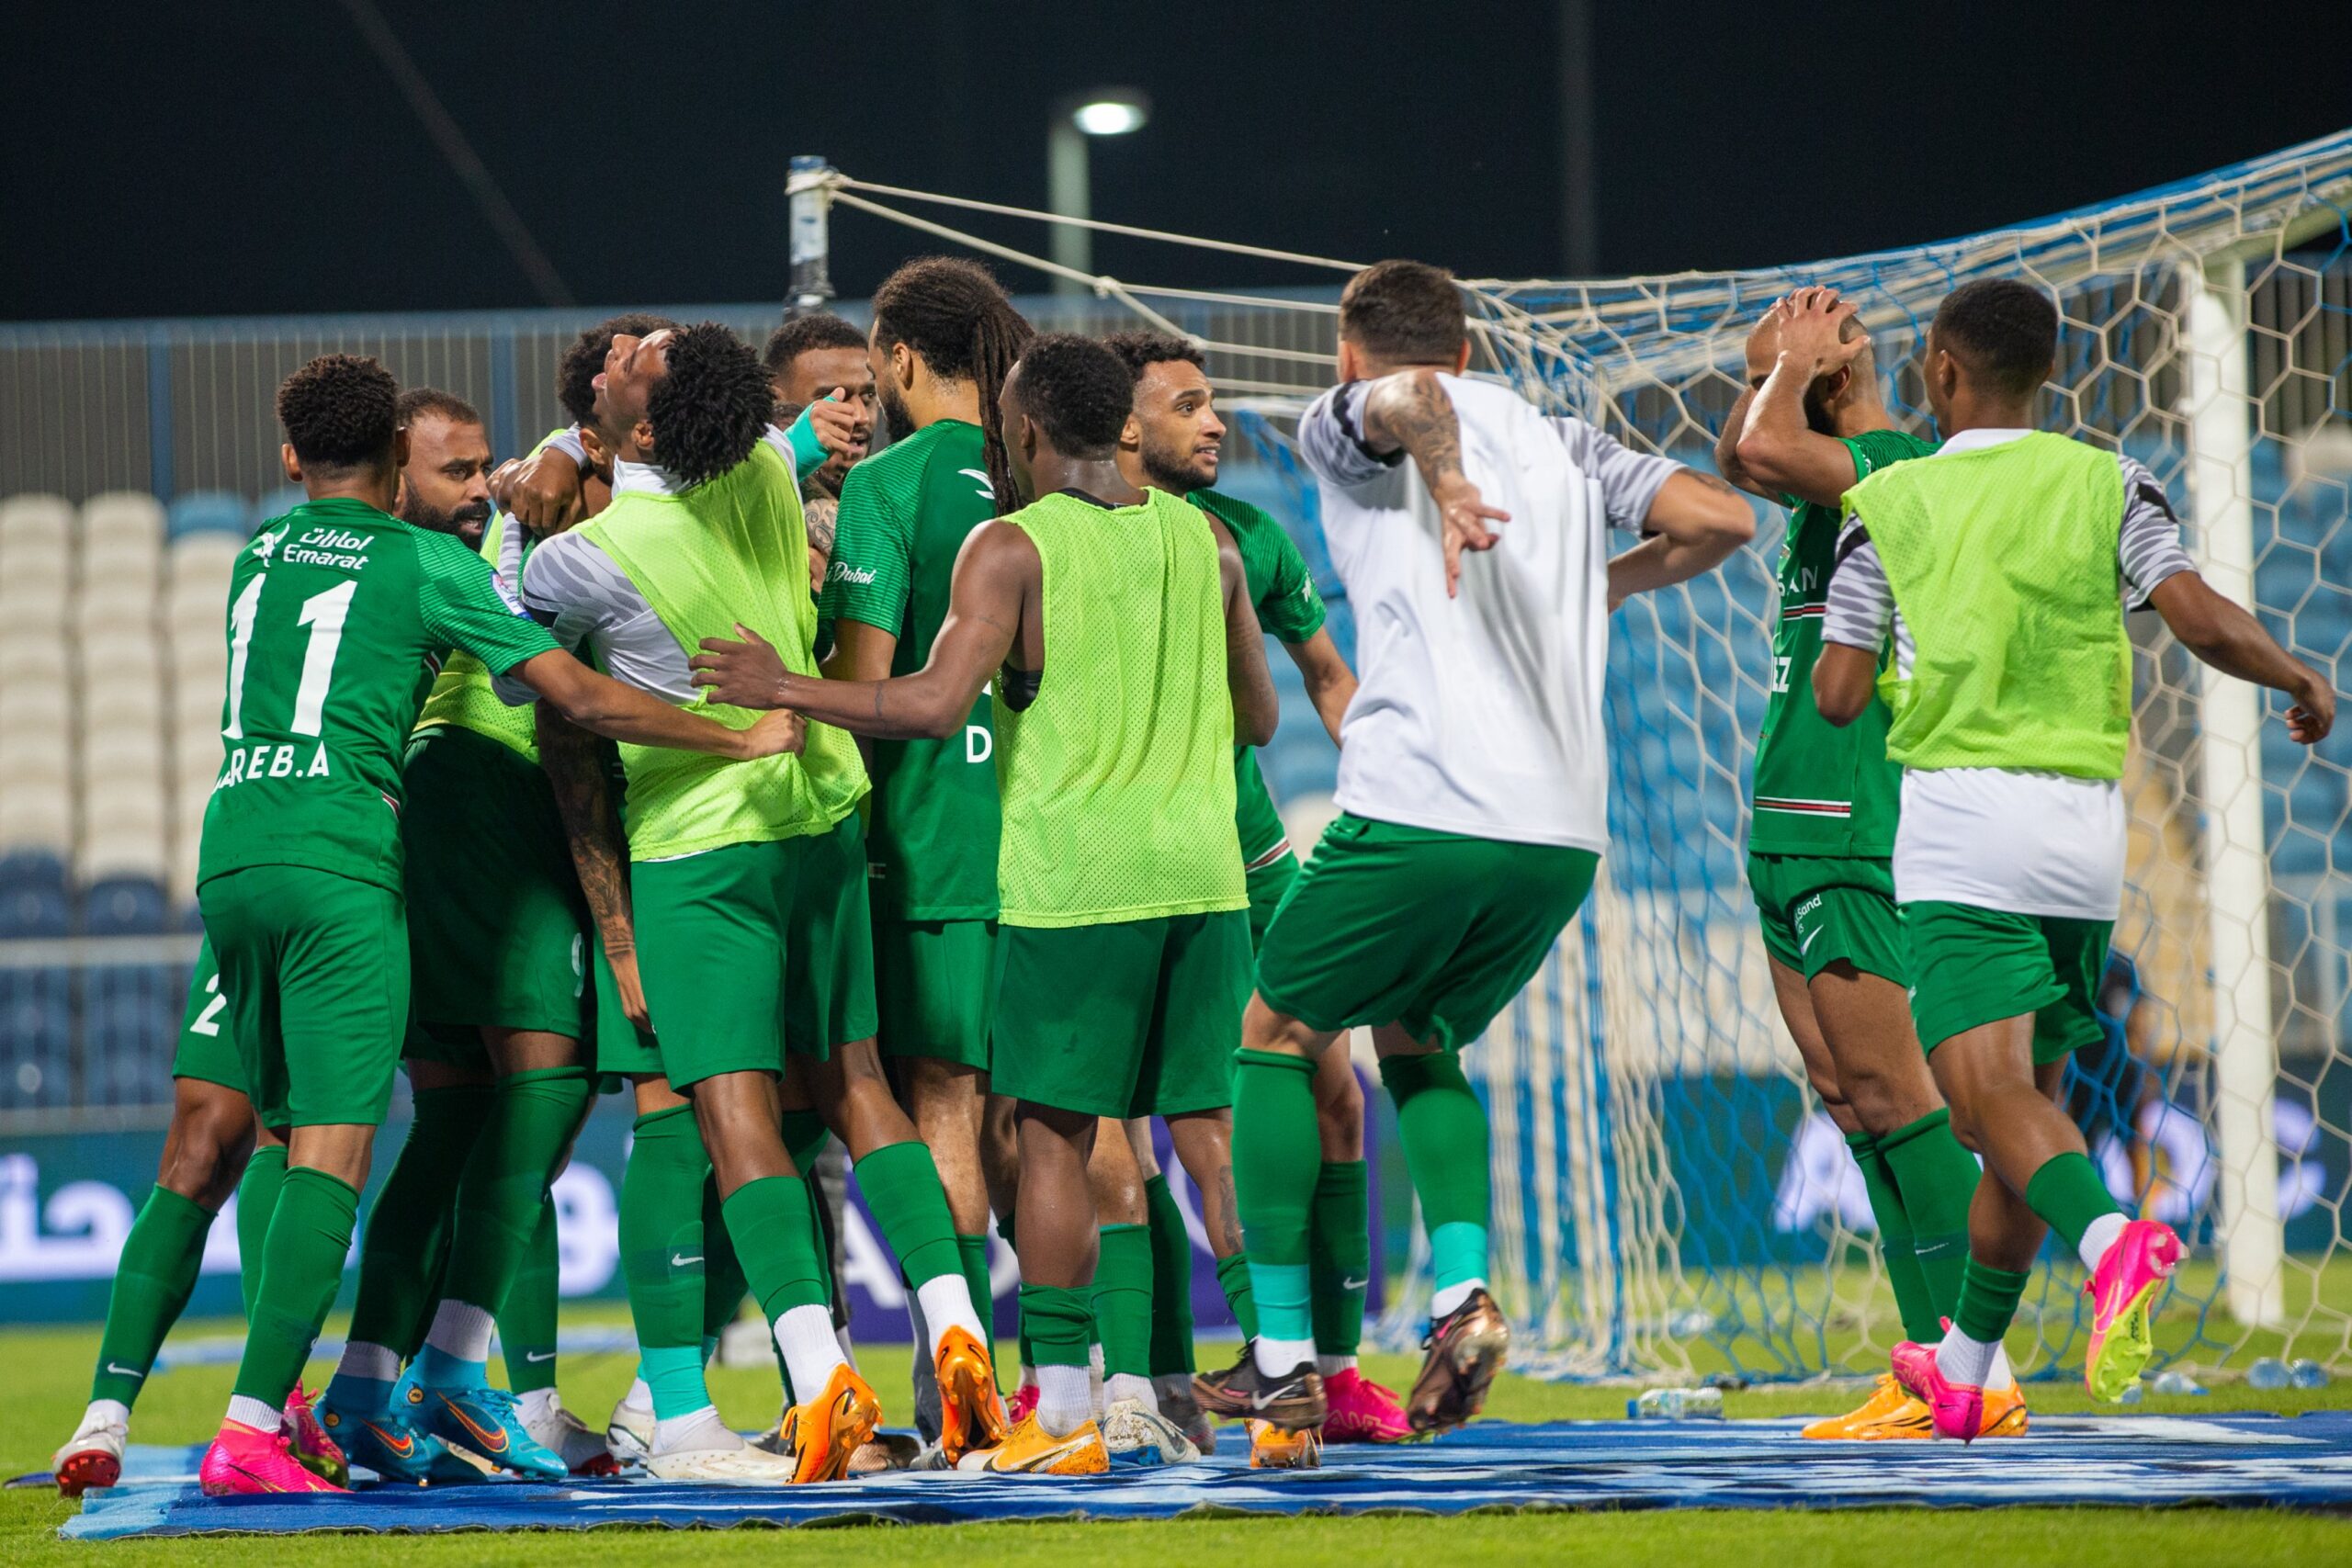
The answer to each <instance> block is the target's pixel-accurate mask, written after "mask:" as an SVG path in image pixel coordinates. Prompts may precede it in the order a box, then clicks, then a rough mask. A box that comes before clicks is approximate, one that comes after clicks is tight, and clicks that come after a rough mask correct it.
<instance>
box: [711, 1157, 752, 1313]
mask: <svg viewBox="0 0 2352 1568" xmlns="http://www.w3.org/2000/svg"><path fill="white" fill-rule="evenodd" d="M702 1254H703V1265H702V1292H703V1293H702V1337H703V1338H704V1340H705V1341H706V1342H708V1341H713V1340H716V1339H717V1338H718V1336H719V1335H720V1333H721V1332H722V1331H724V1330H725V1328H726V1327H727V1325H729V1324H730V1323H732V1322H734V1321H735V1309H736V1308H738V1307H740V1306H741V1305H742V1304H743V1292H745V1291H746V1290H747V1289H748V1288H749V1287H748V1286H747V1285H746V1284H745V1283H744V1281H743V1263H742V1260H741V1258H737V1257H736V1256H735V1240H734V1238H733V1237H732V1236H730V1235H728V1234H727V1216H726V1214H725V1213H722V1212H721V1211H720V1209H719V1207H718V1182H717V1181H715V1180H710V1179H706V1180H705V1181H704V1182H703V1184H702Z"/></svg>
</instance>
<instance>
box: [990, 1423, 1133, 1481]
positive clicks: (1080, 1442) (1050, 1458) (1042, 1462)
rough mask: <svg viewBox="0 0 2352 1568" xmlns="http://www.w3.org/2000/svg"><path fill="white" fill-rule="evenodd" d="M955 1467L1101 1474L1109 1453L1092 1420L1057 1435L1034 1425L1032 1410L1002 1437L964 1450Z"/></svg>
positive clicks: (1106, 1467) (1024, 1472) (1023, 1472)
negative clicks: (985, 1446) (988, 1446)
mask: <svg viewBox="0 0 2352 1568" xmlns="http://www.w3.org/2000/svg"><path fill="white" fill-rule="evenodd" d="M1110 1468H1111V1454H1110V1450H1107V1449H1105V1448H1104V1447H1103V1433H1102V1431H1101V1429H1100V1428H1098V1427H1096V1426H1095V1425H1094V1423H1093V1422H1091V1421H1089V1422H1088V1423H1087V1424H1086V1425H1085V1426H1083V1427H1080V1428H1079V1429H1078V1430H1077V1431H1075V1432H1071V1433H1069V1434H1068V1435H1066V1436H1064V1437H1059V1438H1057V1437H1054V1436H1052V1435H1050V1434H1049V1433H1047V1432H1046V1429H1045V1428H1044V1427H1040V1426H1039V1425H1037V1417H1036V1416H1035V1413H1034V1412H1033V1413H1032V1414H1030V1415H1027V1416H1023V1417H1022V1418H1021V1419H1020V1420H1019V1421H1018V1422H1016V1423H1014V1425H1013V1427H1012V1431H1010V1432H1007V1433H1006V1434H1005V1435H1004V1441H1002V1442H1001V1443H999V1444H998V1445H997V1446H996V1447H994V1448H992V1449H978V1450H973V1451H972V1452H970V1453H967V1454H966V1455H965V1456H964V1459H963V1462H962V1463H960V1464H958V1465H957V1466H956V1469H958V1470H963V1471H974V1472H985V1473H988V1474H991V1475H1101V1474H1103V1472H1106V1471H1108V1470H1109V1469H1110Z"/></svg>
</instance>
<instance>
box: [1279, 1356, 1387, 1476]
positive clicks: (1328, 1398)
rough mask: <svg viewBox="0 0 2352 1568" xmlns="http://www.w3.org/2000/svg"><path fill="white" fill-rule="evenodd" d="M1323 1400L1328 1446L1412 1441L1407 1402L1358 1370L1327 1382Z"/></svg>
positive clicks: (1337, 1376) (1334, 1377)
mask: <svg viewBox="0 0 2352 1568" xmlns="http://www.w3.org/2000/svg"><path fill="white" fill-rule="evenodd" d="M1323 1399H1324V1403H1325V1404H1326V1405H1327V1406H1328V1414H1326V1415H1325V1416H1324V1417H1323V1441H1324V1442H1327V1443H1403V1442H1409V1441H1411V1440H1412V1437H1413V1423H1412V1422H1411V1421H1409V1420H1408V1419H1407V1418H1406V1416H1405V1404H1404V1401H1402V1400H1400V1399H1398V1398H1397V1395H1396V1394H1395V1393H1392V1392H1391V1391H1389V1390H1387V1389H1385V1388H1383V1387H1381V1386H1380V1385H1379V1384H1378V1383H1376V1382H1373V1381H1372V1380H1371V1379H1370V1378H1368V1377H1366V1376H1364V1375H1363V1372H1362V1371H1359V1370H1358V1369H1356V1368H1354V1367H1350V1368H1349V1369H1348V1370H1347V1371H1343V1372H1334V1373H1333V1374H1332V1375H1331V1376H1329V1377H1328V1378H1325V1379H1324V1380H1323ZM1252 1451H1253V1452H1254V1451H1255V1450H1254V1449H1253V1450H1252ZM1252 1462H1254V1461H1252ZM1318 1462H1319V1461H1318Z"/></svg>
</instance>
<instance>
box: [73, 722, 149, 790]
mask: <svg viewBox="0 0 2352 1568" xmlns="http://www.w3.org/2000/svg"><path fill="white" fill-rule="evenodd" d="M82 777H83V779H84V780H85V782H87V783H88V784H90V785H91V786H92V787H96V785H97V784H101V783H104V784H118V783H120V784H128V783H130V782H134V781H138V782H144V783H150V784H153V786H154V787H155V788H157V789H159V790H160V789H162V788H163V787H164V735H163V731H162V730H161V729H159V728H156V727H155V726H153V725H151V724H109V725H100V726H94V727H92V728H85V730H84V731H83V732H82Z"/></svg>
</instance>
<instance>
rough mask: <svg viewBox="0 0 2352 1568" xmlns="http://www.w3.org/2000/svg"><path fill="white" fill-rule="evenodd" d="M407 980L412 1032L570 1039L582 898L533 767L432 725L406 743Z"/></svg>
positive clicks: (449, 1043) (470, 1038)
mask: <svg viewBox="0 0 2352 1568" xmlns="http://www.w3.org/2000/svg"><path fill="white" fill-rule="evenodd" d="M403 777H404V779H405V782H406V784H407V794H408V802H407V806H406V807H405V809H404V810H403V812H402V814H401V841H402V843H403V844H404V845H405V846H406V849H407V852H408V942H409V962H410V967H411V970H412V977H411V980H410V990H411V994H412V996H413V1004H414V1007H415V1010H416V1021H417V1023H418V1024H419V1025H420V1026H421V1031H422V1032H424V1034H427V1035H429V1036H431V1037H432V1038H433V1039H434V1040H435V1041H438V1042H440V1043H442V1045H443V1046H444V1047H445V1048H446V1049H447V1051H450V1052H453V1053H454V1054H444V1053H443V1052H428V1053H427V1054H429V1055H436V1056H437V1057H438V1058H439V1059H440V1060H444V1061H449V1062H451V1063H452V1064H453V1065H463V1063H465V1062H469V1061H480V1060H481V1058H482V1053H481V1031H482V1029H483V1028H485V1027H491V1028H497V1029H528V1030H537V1031H544V1032H548V1033H550V1034H561V1035H567V1036H569V1037H571V1039H574V1040H578V1039H582V1038H584V1037H585V1035H586V1033H587V1013H588V1010H589V1007H590V1005H591V1004H590V1002H589V999H588V998H589V988H588V967H587V956H588V949H589V947H590V946H591V945H593V943H592V942H591V941H590V926H589V920H588V906H587V903H586V901H585V900H584V899H583V898H582V897H581V893H580V879H579V876H578V874H577V873H575V872H574V871H573V869H572V864H571V847H570V844H569V842H568V841H567V840H566V838H565V835H564V829H563V819H562V818H561V817H560V816H559V815H558V814H557V811H556V804H555V792H554V790H553V789H552V788H550V787H549V785H548V778H547V775H546V774H545V773H542V772H540V771H539V769H538V767H537V765H536V764H534V763H533V762H531V761H529V760H528V759H526V758H525V757H524V756H523V755H522V754H521V753H519V752H517V751H515V750H514V749H513V748H511V747H508V746H505V745H502V744H501V743H500V742H498V741H496V740H492V739H490V738H489V737H488V736H485V735H477V734H476V733H474V732H473V731H472V730H470V729H464V728H458V727H456V726H448V725H445V726H442V727H440V728H435V729H428V730H426V731H425V732H424V734H422V735H419V736H418V737H417V738H416V739H414V740H413V741H412V742H411V743H410V745H409V749H408V763H407V769H406V772H405V773H404V774H403Z"/></svg>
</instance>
